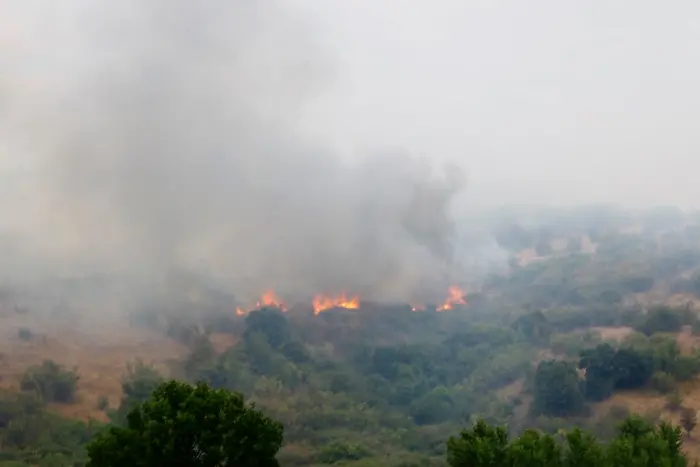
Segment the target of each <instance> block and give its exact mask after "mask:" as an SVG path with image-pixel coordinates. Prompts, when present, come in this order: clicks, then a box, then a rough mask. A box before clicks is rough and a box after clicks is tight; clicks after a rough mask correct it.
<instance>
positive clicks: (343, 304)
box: [313, 293, 360, 315]
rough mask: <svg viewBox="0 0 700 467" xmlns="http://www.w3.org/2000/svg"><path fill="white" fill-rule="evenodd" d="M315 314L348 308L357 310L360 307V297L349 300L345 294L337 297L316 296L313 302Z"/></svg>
mask: <svg viewBox="0 0 700 467" xmlns="http://www.w3.org/2000/svg"><path fill="white" fill-rule="evenodd" d="M313 305H314V314H315V315H317V314H319V313H321V312H322V311H325V310H328V309H329V308H347V309H350V310H355V309H357V308H359V307H360V297H353V298H350V299H347V298H346V297H345V294H344V293H341V294H340V295H339V296H337V297H327V296H325V295H316V296H315V297H314V301H313Z"/></svg>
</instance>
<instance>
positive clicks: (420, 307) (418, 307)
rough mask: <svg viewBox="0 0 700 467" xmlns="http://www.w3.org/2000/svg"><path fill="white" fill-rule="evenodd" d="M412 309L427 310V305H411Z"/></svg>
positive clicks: (415, 310)
mask: <svg viewBox="0 0 700 467" xmlns="http://www.w3.org/2000/svg"><path fill="white" fill-rule="evenodd" d="M411 311H414V312H417V311H425V305H416V306H412V307H411Z"/></svg>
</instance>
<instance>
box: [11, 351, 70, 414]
mask: <svg viewBox="0 0 700 467" xmlns="http://www.w3.org/2000/svg"><path fill="white" fill-rule="evenodd" d="M78 379H79V378H78V375H77V373H76V371H75V370H66V369H65V368H64V367H63V366H62V365H59V364H58V363H56V362H54V361H53V360H45V361H44V363H42V364H41V365H37V366H33V367H31V368H29V369H28V370H27V371H26V372H25V374H24V376H23V377H22V382H21V384H20V388H21V389H22V390H23V391H35V392H37V393H38V394H39V395H41V397H42V398H43V400H44V401H45V402H59V403H64V404H68V403H71V402H73V401H74V400H75V391H76V386H77V384H78Z"/></svg>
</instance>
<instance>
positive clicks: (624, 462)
mask: <svg viewBox="0 0 700 467" xmlns="http://www.w3.org/2000/svg"><path fill="white" fill-rule="evenodd" d="M563 435H564V436H563V437H555V436H551V435H546V434H542V433H540V432H538V431H536V430H526V431H525V432H524V433H523V434H522V435H521V436H520V437H519V438H516V439H514V440H512V441H511V440H509V439H508V434H507V432H506V430H505V429H503V428H500V427H497V428H494V427H492V426H490V425H488V424H487V423H485V422H484V421H481V420H480V421H478V422H477V423H476V424H475V425H474V427H473V428H472V429H471V430H464V431H463V432H462V433H460V436H459V437H452V438H450V439H449V440H448V441H447V464H448V465H449V466H450V467H501V466H512V467H623V466H629V467H634V466H669V467H685V466H687V465H689V462H688V460H687V459H686V458H685V456H684V454H683V441H682V439H681V430H680V428H675V427H672V426H671V425H669V424H666V423H662V424H661V425H659V426H658V427H655V426H653V425H650V424H649V423H647V422H645V421H644V420H642V419H641V418H639V417H630V418H628V419H627V420H625V421H624V422H623V423H622V424H621V426H620V428H619V431H618V434H617V436H616V437H615V438H614V439H613V440H612V441H611V442H610V443H609V444H607V445H604V444H602V443H600V442H599V441H598V440H597V439H596V438H595V437H594V436H592V435H591V434H589V433H586V432H584V431H582V430H579V429H575V430H573V431H570V432H564V433H563Z"/></svg>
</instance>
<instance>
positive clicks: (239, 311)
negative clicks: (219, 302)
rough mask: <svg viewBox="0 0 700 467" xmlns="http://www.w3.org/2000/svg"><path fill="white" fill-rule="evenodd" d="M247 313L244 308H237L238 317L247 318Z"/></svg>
mask: <svg viewBox="0 0 700 467" xmlns="http://www.w3.org/2000/svg"><path fill="white" fill-rule="evenodd" d="M247 313H248V312H247V311H245V310H244V309H243V308H241V307H238V308H236V314H237V315H238V316H245V315H246V314H247Z"/></svg>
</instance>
